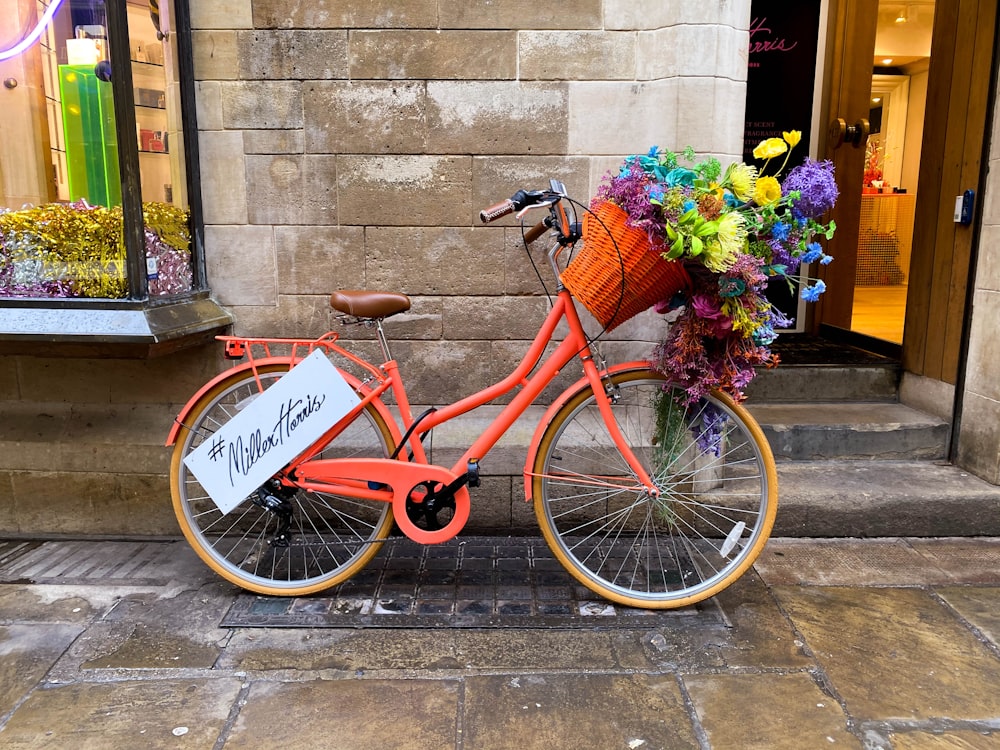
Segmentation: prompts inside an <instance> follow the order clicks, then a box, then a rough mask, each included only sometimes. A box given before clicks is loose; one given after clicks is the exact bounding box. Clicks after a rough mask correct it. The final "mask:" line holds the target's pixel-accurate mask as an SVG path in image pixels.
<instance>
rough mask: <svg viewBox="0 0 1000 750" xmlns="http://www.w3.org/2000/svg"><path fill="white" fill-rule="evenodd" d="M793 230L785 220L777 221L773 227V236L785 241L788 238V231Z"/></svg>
mask: <svg viewBox="0 0 1000 750" xmlns="http://www.w3.org/2000/svg"><path fill="white" fill-rule="evenodd" d="M789 231H791V227H790V226H788V225H787V224H786V223H785V222H783V221H776V222H775V223H774V226H773V227H771V236H772V237H774V239H776V240H781V241H782V242H784V241H785V240H787V239H788V233H789Z"/></svg>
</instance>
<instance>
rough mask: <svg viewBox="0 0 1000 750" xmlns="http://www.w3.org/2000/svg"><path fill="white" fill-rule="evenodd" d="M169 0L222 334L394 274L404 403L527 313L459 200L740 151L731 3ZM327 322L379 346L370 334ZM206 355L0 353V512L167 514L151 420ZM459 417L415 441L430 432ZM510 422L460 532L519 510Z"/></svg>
mask: <svg viewBox="0 0 1000 750" xmlns="http://www.w3.org/2000/svg"><path fill="white" fill-rule="evenodd" d="M190 11H191V17H192V24H193V43H194V56H195V77H196V79H197V82H196V86H197V107H198V111H197V117H198V124H199V131H200V132H199V136H198V137H199V147H200V172H201V185H202V195H203V197H204V205H203V207H204V217H205V223H206V227H205V247H206V260H207V266H208V268H207V270H208V278H209V282H210V284H211V287H212V290H213V294H214V296H215V298H216V300H217V301H218V302H220V303H221V304H222V305H224V306H225V307H227V308H228V309H229V310H230V311H232V312H233V313H234V315H235V316H236V320H237V322H236V331H237V332H239V333H245V334H254V335H262V336H267V335H281V336H292V335H298V336H315V335H319V334H321V333H323V332H325V331H327V330H329V329H330V328H333V327H335V326H336V325H337V323H336V321H335V320H334V319H333V317H332V315H331V312H330V309H329V305H328V295H329V292H330V291H332V290H333V289H335V288H373V289H393V290H398V291H402V292H405V293H407V294H409V295H411V297H412V300H413V307H412V310H411V311H410V312H409V313H408V314H406V315H401V316H398V317H397V318H394V319H392V320H390V321H389V323H388V331H389V334H390V337H391V339H392V341H391V344H392V347H393V353H394V355H395V356H396V358H397V359H399V360H400V361H401V362H402V363H403V367H404V374H406V375H407V376H408V377H407V382H408V385H409V390H410V393H411V397H412V398H413V400H414V401H415V402H416V403H417V404H418V405H425V404H439V403H442V402H443V401H445V400H453V399H455V398H458V397H461V396H464V395H467V394H468V393H470V392H472V391H474V390H476V389H479V388H483V387H485V386H486V385H488V384H491V383H493V382H495V381H496V380H499V379H500V378H502V377H503V376H504V375H506V374H507V373H508V372H509V371H510V370H512V369H513V367H514V366H515V364H516V363H517V362H518V361H519V360H520V358H521V357H522V356H523V354H524V352H525V351H526V349H527V346H528V342H529V340H530V338H531V337H532V336H533V334H534V333H535V331H536V328H537V325H538V323H539V322H540V321H541V320H542V319H543V317H544V315H545V313H546V310H547V300H546V297H545V296H544V294H542V289H541V287H540V285H539V282H538V280H537V278H536V277H535V274H534V271H533V270H532V268H531V266H530V265H529V263H528V262H527V257H526V255H525V252H524V250H523V248H522V247H521V246H520V231H519V230H518V229H517V227H516V226H515V225H514V223H513V221H512V220H511V219H505V220H504V221H501V222H498V223H497V224H498V225H497V226H490V227H482V226H481V225H479V222H478V218H477V213H478V210H479V209H480V208H482V207H484V206H487V205H491V204H493V203H495V202H496V201H498V200H499V199H501V198H504V197H507V196H509V195H511V194H512V193H513V192H514V191H515V190H516V189H518V188H521V187H527V188H534V189H536V188H543V187H546V186H547V185H548V179H549V178H550V177H556V178H559V179H562V180H563V181H564V182H565V183H566V185H567V187H568V189H569V191H570V193H571V195H573V196H575V197H576V198H578V199H579V200H581V201H584V202H586V201H587V200H588V199H589V197H590V196H591V195H592V194H593V193H594V191H595V189H596V187H597V184H598V182H599V180H600V178H601V176H602V175H603V174H604V173H605V172H606V171H607V170H609V169H611V168H613V167H615V166H616V165H617V164H618V163H619V161H620V159H621V157H622V156H624V155H625V154H629V153H634V152H636V151H645V150H646V149H647V148H648V147H649V146H652V145H660V146H664V147H676V148H681V147H684V146H686V145H691V146H693V147H694V148H695V149H696V150H697V151H699V152H701V153H714V154H716V155H717V156H719V158H720V159H722V160H723V161H726V160H727V159H737V158H739V157H740V154H741V151H742V135H743V108H744V98H745V81H746V55H745V50H746V48H747V46H748V41H749V40H748V34H747V28H748V26H749V21H750V18H749V15H750V0H720V2H714V3H694V2H664V1H663V0H577V2H574V3H564V4H561V5H557V6H553V5H551V4H547V5H546V4H542V3H538V2H534V1H531V2H529V1H528V0H462V1H461V2H449V1H446V0H190ZM543 244H544V243H542V242H541V241H540V242H538V243H536V247H535V248H533V252H532V255H533V257H535V259H536V261H537V262H539V263H542V262H543V261H544V250H543V247H542V245H543ZM544 272H545V267H544V266H543V273H544ZM549 282H550V285H551V280H549ZM661 325H662V324H661V323H660V322H659V321H658V320H656V319H655V316H647V317H644V316H639V317H638V318H636V319H635V320H633V321H631V322H629V323H628V324H626V325H624V326H622V327H621V328H620V329H618V330H616V331H615V332H614V334H613V335H612V336H611V337H610V340H609V341H608V342H607V343H606V344H605V346H604V351H605V353H606V354H607V355H608V356H609V358H612V359H616V360H620V359H626V358H627V359H634V358H641V357H643V356H645V355H646V353H647V352H648V351H649V349H650V346H651V342H652V341H654V340H655V339H656V338H657V337H658V336H659V335H660V334H661V333H662V329H661V327H660V326H661ZM597 330H598V329H597V328H596V327H593V331H594V332H595V333H596V331H597ZM343 334H344V335H345V337H346V338H349V339H356V342H355V343H354V344H353V345H354V346H356V347H357V348H358V350H359V352H360V353H362V354H364V355H368V356H370V357H373V358H374V357H377V356H378V354H377V346H376V344H375V342H374V341H373V340H372V337H371V335H370V332H368V331H365V330H359V329H356V328H347V329H344V330H343ZM223 366H224V365H223V363H222V362H221V360H220V357H219V353H218V351H217V347H215V346H209V347H204V348H200V349H195V350H190V351H186V352H181V353H178V354H173V355H169V356H165V357H162V358H160V359H156V360H152V361H148V362H139V361H115V360H79V359H77V360H64V359H58V358H51V359H48V358H45V357H8V358H4V359H2V360H0V408H2V409H3V413H4V421H3V425H2V426H0V454H2V455H4V457H5V458H4V459H3V461H0V497H2V498H4V499H8V501H7V502H5V503H3V504H0V532H2V533H3V534H5V535H10V534H15V535H16V534H21V535H29V536H38V535H48V534H60V535H76V534H102V535H108V536H115V537H122V536H148V535H177V534H178V533H179V532H178V529H177V526H176V522H175V521H174V519H173V514H172V510H171V507H170V496H169V488H168V484H167V476H166V474H167V469H168V463H169V455H170V453H169V451H168V450H167V449H166V448H164V447H163V440H164V439H165V437H166V433H167V430H168V429H169V427H170V424H171V420H172V419H173V416H174V415H175V414H176V412H177V409H178V408H179V406H180V405H181V404H182V403H183V402H184V401H185V400H186V399H187V397H188V396H189V395H190V394H192V393H193V392H194V391H195V390H196V389H197V387H198V386H199V385H200V384H201V383H203V382H204V381H205V380H207V379H208V378H209V377H210V375H211V374H213V373H215V372H217V371H218V370H219V369H220V368H221V367H223ZM571 369H572V368H567V370H571ZM67 372H72V376H71V377H67V376H66V373H67ZM578 376H579V373H578V372H567V373H566V374H565V375H564V376H563V377H564V382H565V381H569V380H575V379H576V378H577V377H578ZM554 394H555V389H554V388H553V389H551V390H550V391H549V392H547V393H546V394H544V397H545V398H551V397H552V396H554ZM462 429H463V428H462V426H461V425H458V426H457V430H458V433H457V435H456V434H454V433H453V434H452V435H448V434H441V435H439V436H437V442H438V443H439V444H440V446H441V449H442V450H446V449H448V446H449V445H450V443H449V441H450V440H452V439H454V440H455V441H456V444H457V443H458V442H460V441H461V439H462V435H461V430H462ZM530 435H531V429H530V426H528V427H525V428H522V427H521V426H520V425H519V426H518V428H516V429H515V430H514V436H513V441H512V442H513V444H512V445H511V446H510V448H509V449H506V448H504V449H501V448H499V447H498V449H496V451H495V453H496V455H494V453H491V454H490V456H489V460H490V462H491V463H490V464H489V465H486V464H484V473H485V474H487V476H485V477H484V483H483V487H481V488H480V489H479V490H477V493H476V498H475V504H474V508H473V515H472V518H471V519H470V523H469V528H470V529H473V528H504V529H507V528H511V527H525V528H533V527H534V521H533V517H532V513H531V509H530V507H528V506H526V504H525V503H524V502H523V492H522V488H521V478H520V476H519V474H518V473H519V470H520V465H519V462H520V461H523V456H524V444H526V442H527V440H528V439H529V438H530ZM466 444H468V443H466Z"/></svg>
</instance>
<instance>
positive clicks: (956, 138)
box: [903, 0, 997, 384]
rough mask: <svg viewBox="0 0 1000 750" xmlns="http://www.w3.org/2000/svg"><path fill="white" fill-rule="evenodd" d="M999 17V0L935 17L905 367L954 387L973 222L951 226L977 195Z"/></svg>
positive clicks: (954, 7)
mask: <svg viewBox="0 0 1000 750" xmlns="http://www.w3.org/2000/svg"><path fill="white" fill-rule="evenodd" d="M996 15H997V0H954V2H949V3H947V4H946V3H943V2H939V3H938V11H937V12H936V13H935V14H934V34H933V39H932V47H931V66H930V71H929V76H928V84H927V101H928V106H927V112H926V116H925V120H924V137H923V144H922V147H921V159H920V176H919V182H918V187H917V205H916V220H915V222H914V229H913V255H912V259H911V265H910V293H909V297H908V299H907V305H906V324H905V329H904V334H903V367H904V369H905V370H906V371H908V372H912V373H916V374H918V375H924V376H926V377H929V378H933V379H936V380H942V381H944V382H946V383H952V384H954V383H955V382H956V380H957V376H958V369H959V365H960V358H961V351H962V338H963V336H964V323H965V319H966V314H967V302H966V294H967V290H968V280H969V269H970V262H971V261H970V258H971V254H972V246H973V239H974V233H975V229H974V227H975V223H973V224H972V225H963V224H956V223H955V221H954V210H955V198H956V196H958V195H961V194H962V193H963V192H964V191H965V190H975V191H976V196H977V198H980V197H981V193H982V185H981V184H980V183H979V178H980V166H981V158H982V154H983V148H984V143H985V142H986V123H987V122H988V107H989V103H990V101H991V98H990V93H991V92H990V83H991V77H990V73H991V69H992V66H993V47H994V44H995V39H994V34H995V26H996ZM978 202H981V201H978Z"/></svg>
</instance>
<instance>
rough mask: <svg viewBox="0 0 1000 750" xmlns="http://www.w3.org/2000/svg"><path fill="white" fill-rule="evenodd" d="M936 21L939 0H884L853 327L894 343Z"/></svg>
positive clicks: (902, 304)
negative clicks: (902, 0) (935, 2)
mask: <svg viewBox="0 0 1000 750" xmlns="http://www.w3.org/2000/svg"><path fill="white" fill-rule="evenodd" d="M933 21H934V0H909V2H898V0H897V1H896V2H891V1H889V0H881V2H880V3H879V20H878V31H877V34H876V39H875V51H874V60H873V63H874V68H873V70H874V73H873V75H872V89H871V111H870V116H869V121H870V123H871V133H870V134H869V136H868V141H867V147H866V153H865V156H866V164H865V173H864V182H863V184H862V185H861V186H860V189H861V191H862V203H861V216H860V226H859V238H858V270H857V276H856V279H855V289H854V309H853V316H852V323H851V328H852V330H854V331H857V332H859V333H863V334H865V335H868V336H873V337H875V338H878V339H882V340H885V341H890V342H892V343H896V344H899V343H902V340H903V320H904V317H905V310H906V291H907V278H908V275H909V265H910V249H911V245H912V240H913V219H914V207H915V205H916V198H917V196H916V188H917V179H918V174H919V169H920V146H921V139H922V136H923V122H924V107H925V104H926V99H927V77H928V76H927V74H928V70H929V68H930V53H931V31H932V27H933ZM841 189H844V186H842V187H841Z"/></svg>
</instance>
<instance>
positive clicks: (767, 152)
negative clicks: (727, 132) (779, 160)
mask: <svg viewBox="0 0 1000 750" xmlns="http://www.w3.org/2000/svg"><path fill="white" fill-rule="evenodd" d="M787 150H788V146H787V145H786V144H785V142H784V141H783V140H781V139H780V138H768V139H767V140H764V141H761V142H760V144H758V146H757V148H755V149H754V150H753V158H754V159H773V158H774V157H775V156H781V155H782V154H783V153H785V152H786V151H787Z"/></svg>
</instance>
